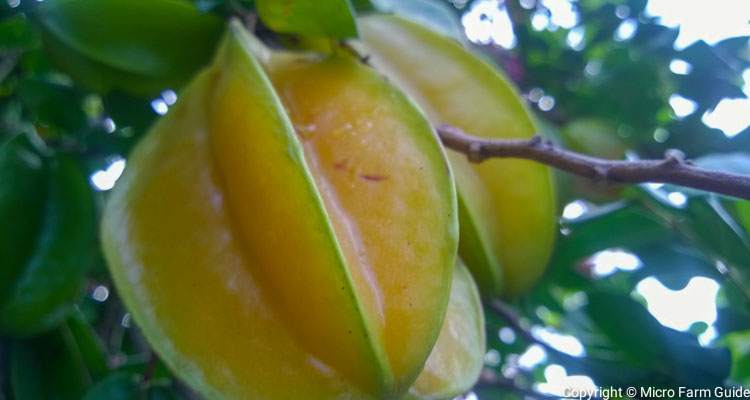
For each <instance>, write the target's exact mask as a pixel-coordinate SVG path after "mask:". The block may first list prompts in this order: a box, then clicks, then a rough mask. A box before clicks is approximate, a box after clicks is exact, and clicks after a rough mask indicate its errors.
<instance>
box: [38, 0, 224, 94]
mask: <svg viewBox="0 0 750 400" xmlns="http://www.w3.org/2000/svg"><path fill="white" fill-rule="evenodd" d="M33 17H34V20H35V21H36V22H37V23H38V24H39V25H40V26H41V27H42V28H43V30H44V32H45V36H46V37H51V38H54V40H53V41H52V42H51V43H47V44H46V45H47V47H48V50H51V51H53V52H54V53H55V56H54V57H53V59H55V60H58V61H60V60H65V58H64V57H62V58H61V56H60V53H61V52H63V53H66V54H70V57H73V58H74V61H75V62H69V63H61V64H60V65H59V66H60V67H61V68H63V69H65V70H66V72H68V73H70V74H71V75H73V76H81V75H82V74H84V73H93V74H96V75H101V76H97V77H98V78H101V79H103V80H105V81H106V79H107V78H109V77H112V76H119V78H123V77H131V78H132V79H130V81H132V83H133V84H134V85H135V86H136V87H138V86H144V82H142V81H141V79H143V80H157V81H158V80H161V81H163V84H164V87H162V88H161V89H164V88H166V87H167V86H173V88H174V89H177V87H178V86H180V85H181V84H182V83H183V82H185V81H187V79H189V78H190V77H191V76H192V75H193V73H194V72H195V71H196V70H197V69H198V68H200V67H201V66H203V65H205V64H207V63H208V62H209V61H210V59H211V55H212V54H213V51H214V47H215V46H216V44H217V43H218V40H219V38H220V37H221V33H222V31H223V26H224V24H223V21H221V20H220V19H219V18H217V17H216V16H213V15H211V14H204V13H201V12H199V11H198V9H197V8H195V6H194V5H193V4H191V2H187V1H169V0H67V1H48V2H45V3H44V4H43V5H41V6H40V7H38V8H37V10H36V11H35V12H34V13H33ZM60 44H62V45H64V46H65V47H64V48H60V46H59V45H60ZM82 60H89V63H88V64H86V63H84V62H83V61H82ZM81 66H85V68H84V69H85V71H76V70H75V68H77V67H81ZM139 77H142V78H139ZM92 79H96V77H92ZM121 80H123V79H121ZM127 82H128V80H127V79H124V80H123V81H122V82H113V84H116V85H117V86H118V88H119V89H122V90H131V87H130V86H129V85H128V84H127Z"/></svg>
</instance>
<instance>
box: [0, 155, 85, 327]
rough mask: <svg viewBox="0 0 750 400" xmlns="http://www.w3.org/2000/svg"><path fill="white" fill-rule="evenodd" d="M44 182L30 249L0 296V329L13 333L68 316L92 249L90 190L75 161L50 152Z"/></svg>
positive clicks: (47, 325)
mask: <svg viewBox="0 0 750 400" xmlns="http://www.w3.org/2000/svg"><path fill="white" fill-rule="evenodd" d="M47 187H48V189H47V190H48V195H47V199H46V201H45V204H44V208H43V209H41V210H38V211H37V212H39V213H42V214H43V226H42V228H41V231H40V232H39V235H38V238H37V239H36V244H35V248H34V251H33V253H32V255H31V257H30V258H29V259H28V260H27V262H26V264H25V266H24V268H23V271H22V272H20V273H19V274H17V278H16V280H15V282H14V283H13V284H12V287H11V288H10V290H9V291H8V295H7V296H5V297H4V298H3V299H2V300H0V331H3V332H5V333H7V334H12V335H14V336H28V335H32V334H35V333H39V332H42V331H44V330H47V329H50V328H52V327H54V326H56V325H57V324H59V323H60V322H61V321H62V320H63V319H64V318H65V317H66V316H67V315H68V313H69V311H70V310H71V308H72V305H73V303H74V302H75V301H76V300H77V299H78V296H79V294H80V291H81V288H82V287H83V283H84V274H85V272H86V270H87V268H88V267H89V265H90V263H91V257H92V255H93V254H94V251H95V250H94V236H95V222H94V205H93V198H92V194H91V189H90V187H89V185H88V180H87V179H86V177H85V176H83V174H82V172H81V171H80V170H79V169H78V167H77V166H76V164H75V162H74V161H72V160H71V159H69V158H67V157H65V156H58V157H55V158H54V159H53V160H52V161H51V162H50V173H49V176H48V182H47Z"/></svg>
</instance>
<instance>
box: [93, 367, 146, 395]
mask: <svg viewBox="0 0 750 400" xmlns="http://www.w3.org/2000/svg"><path fill="white" fill-rule="evenodd" d="M140 394H141V388H140V385H139V378H138V375H134V374H131V373H127V372H115V373H113V374H111V375H110V376H108V377H107V378H105V379H104V380H102V381H101V382H99V383H97V384H96V385H95V386H94V387H92V388H91V390H89V391H88V393H86V396H84V397H83V400H136V399H138V398H140Z"/></svg>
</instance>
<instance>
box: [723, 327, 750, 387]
mask: <svg viewBox="0 0 750 400" xmlns="http://www.w3.org/2000/svg"><path fill="white" fill-rule="evenodd" d="M725 341H726V342H727V345H728V346H729V348H730V349H731V350H732V375H731V377H732V379H733V380H734V381H736V382H737V383H739V384H741V385H748V384H750V330H745V331H744V332H737V333H733V334H731V335H728V336H727V337H726V338H725Z"/></svg>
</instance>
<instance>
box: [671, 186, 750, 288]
mask: <svg viewBox="0 0 750 400" xmlns="http://www.w3.org/2000/svg"><path fill="white" fill-rule="evenodd" d="M681 226H682V228H683V229H684V230H685V233H686V234H687V236H688V237H690V238H691V239H693V241H695V242H696V243H697V244H698V245H699V246H701V247H702V249H703V251H705V252H706V253H707V254H711V255H713V256H715V257H717V258H718V259H720V260H722V261H723V262H724V263H726V264H728V266H729V267H733V268H736V269H738V270H739V271H740V273H741V274H742V276H743V277H744V280H745V283H746V284H748V283H750V236H748V234H747V233H746V232H745V231H744V230H743V229H742V228H741V227H740V226H739V225H738V224H737V222H736V221H735V220H734V219H733V218H732V216H731V215H730V214H729V212H727V210H726V209H725V208H724V206H723V205H722V204H721V202H719V200H718V197H717V196H710V197H706V198H702V197H701V198H693V199H691V200H690V202H689V204H688V207H687V209H686V210H685V215H683V218H682V219H681Z"/></svg>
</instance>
